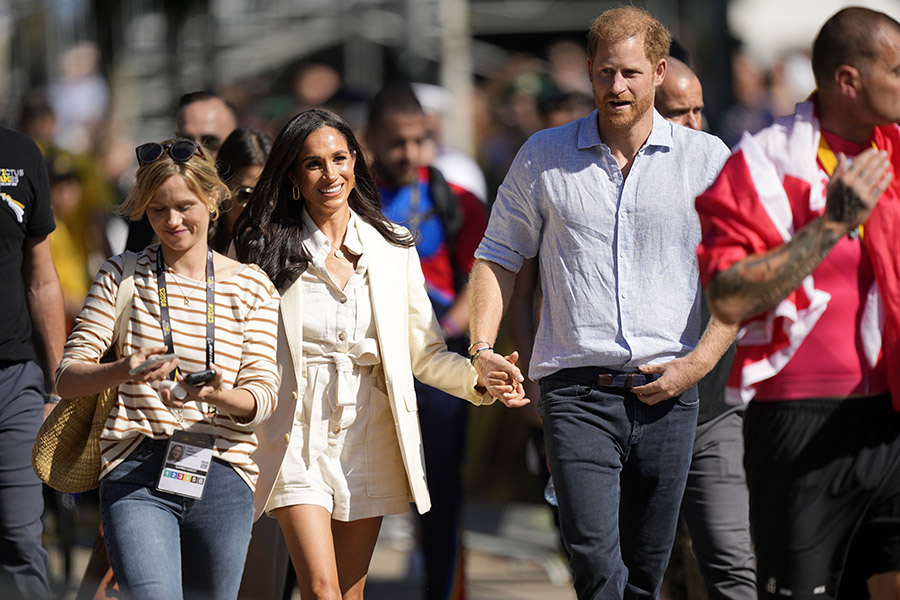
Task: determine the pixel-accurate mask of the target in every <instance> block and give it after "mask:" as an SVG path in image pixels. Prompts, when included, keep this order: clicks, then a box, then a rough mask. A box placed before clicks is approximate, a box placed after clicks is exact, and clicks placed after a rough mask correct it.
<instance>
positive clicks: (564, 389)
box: [540, 368, 699, 600]
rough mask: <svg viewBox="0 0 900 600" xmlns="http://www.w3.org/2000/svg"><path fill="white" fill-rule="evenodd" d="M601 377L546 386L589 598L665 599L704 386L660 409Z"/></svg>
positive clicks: (580, 583) (573, 376)
mask: <svg viewBox="0 0 900 600" xmlns="http://www.w3.org/2000/svg"><path fill="white" fill-rule="evenodd" d="M596 374H597V370H596V369H590V368H582V369H564V370H562V371H558V372H556V373H554V374H553V375H551V376H549V377H545V378H544V379H542V380H541V403H540V412H541V415H542V416H543V418H544V435H545V439H546V444H547V456H548V459H549V462H550V472H551V475H552V477H553V485H554V486H555V487H556V495H557V498H558V499H559V520H560V530H561V532H562V537H563V542H564V543H565V545H566V547H567V549H568V551H569V556H570V559H569V564H570V567H571V569H572V573H573V576H574V579H575V591H576V592H577V594H578V598H579V599H580V600H587V599H599V598H602V599H610V600H613V599H616V600H621V599H622V598H657V597H659V589H660V586H661V585H662V578H663V573H664V572H665V569H666V564H667V563H668V561H669V554H670V552H671V550H672V543H673V541H674V539H675V526H676V523H677V521H678V510H679V506H680V504H681V496H682V494H683V493H684V485H685V480H686V479H687V472H688V467H689V466H690V463H691V447H692V445H693V442H694V431H695V429H696V426H697V408H698V406H699V400H698V397H697V390H696V388H691V389H690V390H688V391H687V392H685V393H684V394H682V395H681V396H680V397H678V398H674V399H671V400H665V401H663V402H660V403H659V404H656V405H654V406H648V405H646V404H644V403H642V402H641V401H640V400H638V399H637V397H636V396H635V395H634V394H632V393H631V392H629V391H627V390H624V389H621V388H610V387H600V386H598V385H597V377H596Z"/></svg>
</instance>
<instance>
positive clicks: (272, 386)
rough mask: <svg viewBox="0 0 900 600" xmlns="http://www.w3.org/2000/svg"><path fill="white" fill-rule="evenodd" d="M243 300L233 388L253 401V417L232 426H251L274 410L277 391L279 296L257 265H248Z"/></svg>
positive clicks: (263, 419) (235, 420)
mask: <svg viewBox="0 0 900 600" xmlns="http://www.w3.org/2000/svg"><path fill="white" fill-rule="evenodd" d="M246 271H247V272H248V277H247V279H248V285H247V288H246V290H245V301H246V303H247V306H248V309H249V310H248V314H247V321H246V323H245V325H244V339H243V343H242V346H241V366H240V370H239V371H238V374H237V380H236V381H235V387H236V388H240V389H244V390H247V391H248V392H250V393H251V394H252V395H253V397H254V398H255V399H256V414H255V415H254V417H253V419H252V420H250V421H246V422H244V421H241V420H238V419H233V420H234V422H235V423H238V424H240V425H243V426H246V427H253V426H255V425H258V424H259V423H262V422H263V421H265V420H266V419H268V418H269V416H270V415H271V414H272V412H273V411H274V410H275V397H276V395H277V392H278V382H279V381H278V366H277V363H276V361H275V356H276V352H277V344H278V341H277V340H278V304H279V301H280V296H279V295H278V291H277V290H276V289H275V286H274V285H272V283H271V281H269V278H268V277H267V276H266V275H265V273H263V272H262V270H260V269H259V268H258V267H257V266H256V265H250V266H249V268H247V269H246Z"/></svg>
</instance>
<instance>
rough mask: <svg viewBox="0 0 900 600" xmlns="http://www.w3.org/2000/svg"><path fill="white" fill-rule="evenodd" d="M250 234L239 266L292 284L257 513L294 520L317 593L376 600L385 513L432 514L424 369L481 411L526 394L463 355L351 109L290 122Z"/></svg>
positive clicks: (301, 570)
mask: <svg viewBox="0 0 900 600" xmlns="http://www.w3.org/2000/svg"><path fill="white" fill-rule="evenodd" d="M235 231H236V236H235V247H236V249H237V254H238V257H239V258H240V259H242V260H245V261H251V262H255V263H257V264H259V265H260V267H262V269H263V270H265V271H266V273H268V274H269V275H270V276H271V277H272V280H273V282H274V283H275V285H276V286H277V287H278V288H279V289H280V290H282V291H283V296H282V303H281V318H280V330H279V349H278V362H279V367H280V369H281V377H282V379H281V388H280V390H279V396H278V407H277V409H276V413H275V414H274V415H273V417H272V418H271V419H270V426H269V427H267V428H266V429H265V431H263V432H261V433H260V436H259V437H260V447H259V450H258V451H257V452H256V453H255V454H254V459H255V460H256V461H257V462H258V464H259V465H260V483H259V485H258V486H257V494H256V505H257V514H259V513H260V512H262V511H263V510H265V511H266V512H268V513H269V514H271V515H272V516H274V517H275V518H277V519H278V522H279V523H280V524H281V527H282V529H283V531H284V534H285V538H286V540H287V543H288V548H289V549H290V552H291V559H292V561H293V563H294V567H295V569H296V571H297V576H298V580H299V585H300V589H301V595H302V597H303V598H304V600H308V599H309V598H320V597H327V598H336V597H343V598H344V599H345V600H349V599H353V598H362V596H363V588H364V586H365V578H366V572H367V571H368V567H369V561H370V559H371V557H372V551H373V550H374V547H375V540H376V538H377V537H378V530H379V528H380V527H381V519H382V516H383V515H386V514H395V513H401V512H405V511H406V510H408V507H409V502H410V501H413V502H415V503H416V506H417V508H418V510H419V511H420V512H425V511H427V510H428V508H429V507H430V500H429V497H428V488H427V486H426V482H425V471H424V459H423V455H422V443H421V434H420V431H419V424H418V417H417V412H416V411H417V407H416V396H415V392H414V391H413V376H414V375H415V377H417V378H419V379H420V380H421V381H423V382H424V383H426V384H428V385H431V386H434V387H438V388H440V389H443V390H445V391H447V392H448V393H451V394H453V395H455V396H458V397H460V398H464V399H466V400H468V401H470V402H472V403H473V404H482V403H490V402H492V401H493V396H492V395H489V394H488V393H486V392H485V388H484V387H482V386H483V384H487V385H491V386H493V388H492V390H491V391H492V394H493V395H501V394H504V393H506V394H509V395H508V396H506V397H505V398H504V401H506V402H508V403H511V404H515V401H516V399H519V400H521V392H517V391H515V390H514V389H513V386H510V385H506V380H505V376H504V375H502V374H491V375H489V377H495V376H496V377H497V378H496V379H488V381H486V382H481V381H478V376H477V374H476V372H475V370H474V369H473V368H472V367H471V365H470V364H469V362H468V361H466V360H465V358H463V357H460V356H459V355H457V354H455V353H452V352H449V351H448V350H447V348H446V346H445V345H444V342H443V337H442V335H441V330H440V326H439V325H438V322H437V319H436V318H435V317H434V313H433V312H432V309H431V303H430V302H429V300H428V296H427V294H426V291H425V281H424V277H423V275H422V269H421V267H420V265H419V260H418V255H417V254H416V251H415V249H414V248H413V243H414V240H413V238H412V236H411V235H410V234H409V232H408V231H407V230H406V229H404V228H402V227H400V226H398V225H395V224H393V223H390V222H389V221H387V220H386V219H385V217H384V216H383V215H382V212H381V207H380V203H379V200H378V194H377V191H376V189H375V186H374V181H373V178H372V175H371V172H370V170H369V168H368V166H367V165H366V163H365V159H364V157H363V155H362V150H361V148H360V146H359V143H358V142H357V140H356V137H355V136H354V135H353V132H352V130H351V129H350V127H349V126H348V125H347V124H346V123H345V122H344V121H343V120H341V119H340V118H339V117H337V116H336V115H334V114H332V113H330V112H328V111H324V110H318V109H312V110H308V111H305V112H303V113H301V114H300V115H298V116H297V117H295V118H294V119H293V120H292V121H291V122H289V123H288V124H287V125H286V126H285V127H284V129H283V130H282V131H281V133H280V134H279V135H278V138H277V139H276V140H275V143H274V145H273V147H272V152H271V154H270V156H269V160H268V162H267V163H266V166H265V168H264V170H263V173H262V175H261V176H260V181H259V184H258V185H257V187H256V189H255V190H254V193H253V195H252V197H251V199H250V202H249V203H248V205H247V208H246V209H245V211H244V213H243V215H242V216H241V219H240V220H239V221H238V223H237V227H236V230H235ZM510 358H511V359H514V357H512V356H511V357H510ZM522 402H523V403H524V401H522ZM436 476H440V474H436ZM270 490H271V492H270Z"/></svg>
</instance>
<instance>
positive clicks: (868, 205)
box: [824, 148, 893, 234]
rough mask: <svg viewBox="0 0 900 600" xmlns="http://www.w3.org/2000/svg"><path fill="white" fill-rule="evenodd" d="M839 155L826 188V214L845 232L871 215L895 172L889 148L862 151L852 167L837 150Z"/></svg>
mask: <svg viewBox="0 0 900 600" xmlns="http://www.w3.org/2000/svg"><path fill="white" fill-rule="evenodd" d="M837 159H838V163H837V166H836V167H835V169H834V172H833V173H832V174H831V178H830V179H829V180H828V187H827V189H826V196H827V197H826V201H825V214H824V218H825V221H826V223H828V224H833V225H837V226H839V227H840V228H841V229H842V230H843V233H844V234H846V233H849V232H851V231H852V230H853V229H855V228H856V227H857V226H859V225H861V224H863V223H865V222H866V221H867V220H868V219H869V215H871V214H872V211H873V210H874V209H875V205H876V204H878V199H879V198H881V195H882V194H883V193H884V191H885V190H886V189H887V187H888V185H890V183H891V178H892V176H893V175H892V173H891V170H890V166H891V165H890V161H889V160H888V155H887V152H885V151H883V150H878V149H877V148H869V149H867V150H865V151H864V152H862V153H861V154H860V155H859V156H857V157H856V159H855V160H853V163H852V164H850V166H849V167H848V166H847V157H846V156H844V155H843V154H838V155H837Z"/></svg>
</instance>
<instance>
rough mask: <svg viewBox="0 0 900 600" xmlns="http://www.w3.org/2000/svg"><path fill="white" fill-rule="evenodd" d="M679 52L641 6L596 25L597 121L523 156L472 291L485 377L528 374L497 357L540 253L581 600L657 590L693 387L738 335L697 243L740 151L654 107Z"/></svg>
mask: <svg viewBox="0 0 900 600" xmlns="http://www.w3.org/2000/svg"><path fill="white" fill-rule="evenodd" d="M670 42H671V36H670V34H669V32H668V31H667V30H666V28H665V27H664V26H663V25H662V24H661V23H660V22H659V21H657V20H656V19H654V18H653V17H652V16H651V15H650V14H648V13H647V12H645V11H643V10H641V9H638V8H635V7H631V6H628V7H621V8H616V9H611V10H608V11H606V12H604V13H603V14H602V15H600V16H599V17H598V18H597V20H596V21H595V22H594V24H593V25H592V27H591V30H590V34H589V38H588V51H589V59H588V65H587V66H588V73H589V76H590V80H591V83H592V87H593V96H594V103H595V105H596V107H597V110H596V111H594V112H593V113H592V114H591V115H589V116H588V117H585V118H583V119H579V120H577V121H573V122H572V123H570V124H567V125H563V126H562V127H557V128H554V129H548V130H544V131H541V132H539V133H537V134H535V135H534V136H532V137H531V139H530V140H528V142H526V144H525V145H524V146H523V147H522V149H521V150H520V151H519V154H518V156H517V157H516V159H515V161H514V162H513V165H512V167H511V168H510V171H509V173H508V174H507V176H506V179H505V181H504V183H503V185H502V186H501V187H500V189H499V191H498V194H497V201H496V203H495V204H494V207H493V212H492V214H491V218H490V222H489V224H488V229H487V231H486V233H485V237H484V239H483V240H482V243H481V245H480V246H479V249H478V251H477V252H476V257H477V258H478V260H477V261H476V264H475V267H474V268H473V270H472V275H471V278H470V284H469V298H470V307H471V308H470V327H471V338H472V340H473V343H472V345H471V346H470V347H469V353H470V354H471V355H472V356H473V358H472V360H473V362H474V364H475V367H476V368H477V369H478V371H479V372H480V373H484V374H487V373H488V372H491V371H499V370H503V371H506V372H507V373H509V374H510V375H511V376H513V377H516V378H518V380H519V381H522V376H521V373H520V372H519V370H518V369H517V368H515V367H514V366H512V365H509V363H506V361H505V360H504V359H503V357H502V356H501V355H499V354H495V353H494V352H493V351H492V349H491V346H492V345H493V342H494V339H495V337H496V333H497V328H498V326H499V323H500V319H501V315H502V313H503V309H504V308H505V304H506V303H507V301H508V299H509V294H510V292H511V290H512V286H513V280H514V278H515V273H516V271H518V270H519V268H520V266H521V265H522V261H523V260H524V259H527V258H531V257H534V256H535V255H538V257H539V265H540V278H541V286H542V289H543V293H544V302H543V306H542V309H541V318H540V325H539V327H538V331H537V335H536V339H535V343H534V349H533V353H532V358H531V364H530V367H529V375H530V377H531V378H532V379H540V384H541V402H540V407H539V409H540V412H541V415H542V417H543V420H544V432H545V437H546V443H547V453H548V458H549V463H550V470H551V473H552V477H553V483H554V486H555V488H556V494H557V498H558V500H559V514H560V529H561V532H562V536H563V541H564V542H565V544H566V547H567V550H568V551H569V553H570V557H571V558H570V565H571V568H572V572H573V573H574V577H575V582H574V583H575V589H576V591H577V593H578V597H579V598H582V599H586V598H609V599H612V598H615V599H621V598H653V597H657V596H658V594H659V589H660V586H661V583H662V577H663V572H664V571H665V568H666V563H667V561H668V557H669V552H670V550H671V547H672V541H673V539H674V535H675V524H676V522H677V519H678V509H679V504H680V501H681V496H682V493H683V491H684V484H685V478H686V476H687V470H688V466H689V464H690V460H691V446H692V443H693V439H694V429H695V427H696V424H697V407H698V404H699V402H698V399H697V390H696V386H695V384H696V383H697V381H699V380H700V378H701V377H703V375H705V374H706V373H707V371H709V370H710V369H711V368H712V367H713V365H715V364H716V362H717V360H718V359H719V357H720V356H721V354H722V352H724V350H725V349H726V348H727V347H728V345H729V344H730V342H731V339H732V336H733V328H729V327H725V326H723V325H722V324H721V323H719V322H717V321H714V322H712V323H711V324H710V326H709V327H708V328H707V329H706V331H705V333H704V334H703V336H702V339H701V323H700V311H699V308H700V281H699V275H698V270H697V261H696V258H695V256H694V247H693V244H694V243H696V242H699V239H700V227H699V223H698V221H697V214H696V212H695V211H694V208H693V201H694V198H695V197H696V196H697V194H699V193H700V192H702V191H703V190H705V189H706V188H707V187H708V186H709V184H710V183H712V181H713V180H714V179H715V177H716V175H717V174H718V171H719V168H720V166H721V165H722V163H723V162H724V161H725V159H726V158H727V156H728V149H727V148H726V147H725V145H724V144H723V143H722V142H721V141H720V140H718V139H716V138H715V137H712V136H710V135H708V134H705V133H702V132H699V131H693V130H691V129H688V128H686V127H680V126H678V125H675V124H672V123H669V122H668V121H666V120H665V119H663V118H662V116H661V115H660V114H659V113H657V112H656V111H654V110H653V100H654V92H655V89H656V87H657V86H658V85H660V83H662V81H663V78H664V77H665V74H666V59H665V56H666V55H667V54H668V51H669V45H670ZM511 325H512V326H515V324H511ZM502 363H506V364H502Z"/></svg>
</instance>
